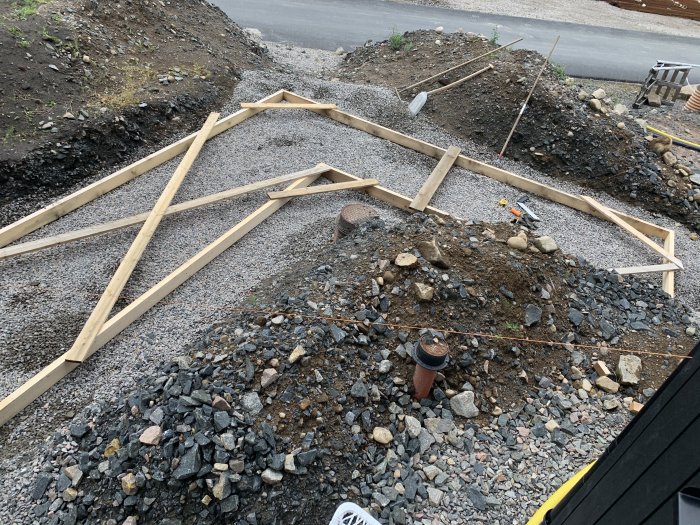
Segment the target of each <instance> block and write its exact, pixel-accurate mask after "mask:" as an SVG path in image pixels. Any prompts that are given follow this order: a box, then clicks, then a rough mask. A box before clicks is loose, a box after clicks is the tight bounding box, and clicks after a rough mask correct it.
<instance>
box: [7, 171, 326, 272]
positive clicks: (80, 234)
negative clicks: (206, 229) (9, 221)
mask: <svg viewBox="0 0 700 525" xmlns="http://www.w3.org/2000/svg"><path fill="white" fill-rule="evenodd" d="M329 169H330V166H328V165H326V164H323V163H320V164H318V165H316V166H314V167H313V168H309V169H307V170H301V171H296V172H294V173H289V174H287V175H281V176H279V177H273V178H271V179H264V180H261V181H258V182H253V183H251V184H246V185H245V186H238V187H237V188H232V189H230V190H224V191H220V192H218V193H213V194H211V195H206V196H204V197H198V198H196V199H192V200H189V201H185V202H181V203H179V204H173V205H172V206H170V207H169V208H168V209H167V210H165V215H174V214H176V213H181V212H184V211H189V210H194V209H197V208H201V207H203V206H208V205H210V204H215V203H218V202H222V201H225V200H228V199H232V198H234V197H238V196H241V195H246V194H247V193H251V192H253V191H257V190H262V189H265V188H269V187H271V186H277V185H279V184H284V183H285V182H293V181H295V180H296V179H301V178H304V177H307V176H309V175H321V174H323V173H324V172H325V171H328V170H329ZM147 217H148V212H145V213H138V214H136V215H131V216H129V217H125V218H123V219H117V220H115V221H109V222H104V223H102V224H96V225H94V226H88V227H87V228H81V229H79V230H73V231H70V232H66V233H60V234H58V235H53V236H51V237H44V238H43V239H38V240H36V241H28V242H24V243H21V244H14V245H12V246H8V247H6V248H0V261H1V260H3V259H7V258H9V257H16V256H18V255H24V254H26V253H33V252H37V251H39V250H44V249H46V248H51V247H53V246H60V245H62V244H66V243H69V242H73V241H78V240H81V239H89V238H90V237H95V236H97V235H102V234H104V233H109V232H113V231H118V230H121V229H124V228H128V227H129V226H134V225H135V224H140V223H142V222H144V221H145V220H146V218H147Z"/></svg>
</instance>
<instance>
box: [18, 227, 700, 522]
mask: <svg viewBox="0 0 700 525" xmlns="http://www.w3.org/2000/svg"><path fill="white" fill-rule="evenodd" d="M514 233H516V231H515V230H514V229H513V227H511V226H510V225H499V226H486V225H472V226H469V225H464V224H462V223H454V224H447V225H438V224H436V223H434V222H433V221H432V220H430V219H428V218H427V217H426V216H424V215H422V214H418V215H416V216H414V217H413V218H412V219H411V220H410V221H409V222H407V223H400V224H398V225H397V226H396V227H394V228H392V229H390V230H387V229H386V227H385V226H384V224H383V223H381V222H380V221H376V222H373V223H368V224H366V225H365V226H363V227H362V228H361V229H360V231H357V232H356V233H355V235H354V236H351V237H349V238H345V239H343V240H342V241H341V242H339V243H338V244H336V245H334V246H332V247H330V248H327V249H324V250H321V251H318V252H315V253H311V254H309V256H308V258H307V260H306V261H305V263H304V264H303V265H300V266H299V267H297V268H296V269H294V270H292V271H290V272H287V273H285V274H282V275H276V276H273V277H271V278H270V279H269V281H268V282H266V283H263V284H261V285H260V287H259V288H258V289H256V290H254V291H253V293H252V294H251V296H250V298H249V300H248V303H247V304H246V305H245V306H244V308H242V309H241V310H240V311H238V312H237V313H235V314H234V315H233V317H232V319H230V321H228V322H225V323H222V324H220V325H218V326H215V327H213V328H212V329H211V330H210V331H209V333H208V334H207V335H206V337H205V338H204V339H203V340H201V341H199V342H198V343H197V344H195V345H194V347H193V348H191V349H188V351H186V354H185V355H183V356H181V357H180V358H177V359H176V360H175V361H174V362H172V363H165V364H163V365H161V366H160V367H158V368H155V367H154V368H153V370H152V372H148V373H146V375H145V376H144V378H143V380H142V382H141V384H140V385H139V388H138V389H137V390H136V391H134V392H132V393H129V394H127V395H124V396H122V397H121V401H120V402H119V403H115V404H114V405H111V406H110V405H105V406H100V407H91V408H88V409H86V410H85V411H84V413H83V414H82V416H81V418H80V419H79V420H78V421H74V422H72V423H71V424H70V425H69V427H68V428H66V429H64V430H62V431H61V432H59V433H57V434H56V435H55V438H54V443H53V445H52V446H53V448H52V449H51V450H50V452H49V454H48V456H47V458H46V460H45V461H44V462H43V463H42V467H41V469H37V470H40V471H41V472H40V473H39V474H38V478H37V480H36V482H35V484H33V485H32V486H31V487H30V488H29V489H28V490H29V492H31V498H25V497H23V498H22V500H29V501H28V502H29V503H30V509H31V512H32V515H33V516H36V518H37V519H38V520H39V521H40V522H41V523H44V522H48V521H49V520H50V519H51V518H52V516H53V517H55V516H58V517H59V518H62V519H63V520H64V522H65V521H67V520H72V521H71V522H72V523H75V522H76V521H78V522H80V523H97V522H100V523H102V522H106V523H107V522H110V521H108V520H109V519H111V520H116V523H122V522H124V520H125V519H127V523H132V522H133V523H168V524H171V525H185V524H188V525H189V524H193V523H198V524H207V523H230V522H233V521H235V522H236V523H240V524H251V525H252V524H254V523H263V524H273V523H277V524H293V523H305V524H310V525H321V524H325V523H328V520H329V518H330V516H331V515H332V513H333V509H334V508H335V506H337V504H338V503H340V502H341V501H344V500H352V501H356V502H358V503H361V504H362V505H363V506H365V507H369V508H371V509H372V511H373V512H374V514H375V515H377V516H379V517H380V519H381V521H382V523H392V522H393V523H406V522H407V521H406V520H407V517H408V516H411V517H412V518H413V519H416V520H417V519H420V518H421V517H424V516H427V517H430V516H432V515H443V516H444V515H445V514H446V513H447V514H449V513H454V516H455V522H456V523H470V522H473V521H471V519H472V518H475V517H477V516H479V517H481V518H482V519H483V520H486V521H488V522H494V521H495V520H496V519H499V520H505V521H508V522H513V518H517V519H516V520H515V521H522V518H523V517H524V516H526V515H527V514H528V512H529V511H528V509H527V508H526V507H527V506H528V505H532V504H533V503H535V502H536V501H537V499H538V496H537V495H538V494H540V493H542V495H543V496H544V495H546V494H547V493H549V492H551V490H552V489H553V488H555V487H556V486H557V485H558V484H560V483H561V480H560V479H559V478H557V476H552V471H551V470H549V469H548V468H544V469H543V459H542V458H544V457H546V458H548V459H549V460H551V461H557V462H560V461H561V462H562V463H561V465H560V467H559V468H557V470H556V473H557V475H561V476H562V477H564V478H565V477H566V475H568V474H569V473H568V472H567V471H568V470H571V469H576V468H578V467H576V466H575V465H572V464H571V458H572V457H575V458H577V462H586V463H587V462H588V461H590V460H591V459H592V458H593V457H595V456H596V455H597V454H599V453H600V448H601V447H602V446H604V444H605V442H606V441H609V440H610V439H612V438H613V437H614V436H615V435H616V434H617V433H618V432H619V430H620V429H621V428H622V425H623V424H624V422H625V421H626V420H627V419H628V418H629V412H628V410H627V409H626V408H623V405H624V404H625V403H626V404H627V405H630V404H631V403H632V400H636V401H638V402H643V401H645V400H646V399H647V398H648V396H650V395H652V394H653V391H654V390H653V389H654V388H655V387H658V385H659V384H660V383H661V381H662V380H663V379H664V378H665V377H666V376H667V375H668V374H669V373H670V371H671V369H672V368H673V366H674V365H675V359H673V357H672V356H673V354H683V353H685V352H687V351H688V350H689V349H690V348H691V346H692V340H691V339H690V338H689V337H687V336H686V335H685V334H684V330H685V328H686V327H687V326H688V325H689V322H690V321H689V319H688V318H687V311H686V309H685V308H684V307H683V306H681V305H679V304H676V303H674V302H673V301H672V300H670V299H668V298H667V297H666V296H665V295H664V294H663V292H661V291H660V290H659V289H658V288H655V287H654V286H653V285H651V284H650V283H647V282H643V281H638V280H636V279H632V280H629V281H623V280H621V279H619V278H618V276H616V275H613V274H610V273H608V272H605V271H600V270H595V269H593V268H591V267H589V266H588V265H586V264H585V262H583V261H576V260H573V259H570V258H568V257H566V256H564V255H562V254H559V253H556V252H555V253H550V254H542V253H535V252H533V251H526V252H518V251H513V250H512V249H511V248H509V247H508V246H507V245H506V242H505V240H506V239H507V238H508V237H509V236H510V235H512V234H514ZM433 239H435V240H436V241H437V246H439V248H438V249H440V250H441V251H442V253H441V254H435V253H432V254H429V253H428V250H427V246H426V245H425V244H424V243H426V242H427V243H431V242H432V241H433ZM432 251H433V252H434V251H435V248H433V249H432ZM401 253H408V254H413V255H414V256H415V257H416V261H415V264H414V265H413V266H411V267H405V266H403V267H401V266H398V265H396V264H394V261H395V259H396V257H397V255H398V254H401ZM423 254H425V255H426V257H428V258H429V259H430V260H432V261H434V262H435V264H436V265H438V266H434V265H432V264H431V263H429V262H428V261H427V260H426V259H425V258H423V256H422V255H423ZM438 261H440V262H438ZM446 267H447V268H446ZM415 283H422V284H424V285H426V286H430V287H432V288H433V289H434V290H433V298H432V299H429V300H420V299H418V298H417V297H416V293H415V286H414V285H415ZM232 311H233V312H236V311H237V309H236V308H232ZM420 327H429V328H431V329H433V331H430V332H429V333H430V334H431V337H442V335H440V334H439V333H436V332H434V330H444V336H445V337H446V341H447V343H448V344H449V346H450V349H451V351H450V360H449V364H448V366H447V368H445V369H444V370H442V372H441V373H440V374H439V375H438V378H437V381H436V383H435V388H434V389H433V391H432V394H431V396H430V397H429V398H428V399H424V400H422V401H420V402H415V401H414V400H413V399H412V387H411V377H412V374H413V368H414V366H415V365H414V362H413V359H412V357H411V355H412V353H413V351H414V350H413V349H414V347H415V344H416V342H417V340H418V338H419V337H420V336H421V335H424V334H425V333H426V332H425V331H422V330H420ZM535 340H554V341H556V342H560V343H563V344H561V345H557V344H547V343H545V344H543V343H541V342H536V341H535ZM605 340H608V341H609V344H610V345H611V346H615V345H618V344H619V345H622V346H626V347H631V348H634V349H635V350H637V351H638V353H639V354H640V355H641V357H642V360H643V374H642V375H641V377H640V378H638V379H639V380H638V382H637V384H635V385H633V386H622V387H620V385H619V384H618V383H616V382H614V381H613V380H612V379H611V378H607V377H606V378H605V380H604V381H602V382H597V379H598V376H597V375H596V372H594V369H593V364H594V361H595V360H596V359H603V360H607V361H608V362H609V363H610V365H611V367H612V365H613V363H616V362H617V360H618V355H617V352H616V351H615V350H614V349H613V348H608V347H607V346H606V344H605V343H604V341H605ZM586 345H591V346H586ZM596 345H597V346H596ZM645 350H647V351H653V352H661V355H658V356H647V355H645V354H644V351H645ZM666 352H668V353H666ZM599 370H600V368H599ZM610 375H611V376H613V374H612V373H611V374H610ZM613 377H614V376H613ZM615 379H617V380H618V381H620V380H621V378H619V377H615ZM598 383H600V384H599V385H598V386H593V385H597V384H598ZM615 385H617V388H619V389H620V391H619V393H618V392H617V390H615ZM605 389H607V390H605ZM613 390H615V391H614V392H613ZM623 397H627V400H626V401H625V400H624V399H623ZM550 421H551V422H550ZM557 421H558V423H557ZM545 424H546V425H547V426H545ZM560 425H561V428H560ZM535 446H536V448H537V451H538V454H534V455H533V454H531V452H530V451H531V449H532V447H535ZM470 458H471V459H470ZM475 458H476V461H475ZM511 469H512V470H511ZM561 469H563V470H564V473H562V472H561ZM543 470H544V471H545V472H547V473H546V474H543ZM487 471H491V472H490V473H488V472H487ZM521 471H523V472H528V475H527V476H521V475H520V474H519V472H521ZM534 473H537V475H533V474H534ZM541 473H542V477H540V475H541ZM496 474H497V476H498V479H497V480H496V483H492V484H491V482H492V481H493V480H491V478H493V477H494V476H496ZM482 475H483V476H482ZM553 478H554V479H553ZM76 480H77V481H76ZM487 481H488V483H487ZM489 484H490V485H489ZM550 484H553V485H554V487H550ZM487 485H489V486H490V488H488V489H487V488H485V487H487ZM515 491H517V495H516V492H515ZM465 494H466V496H467V497H464V496H465ZM509 501H511V502H514V504H513V505H511V504H510V503H508V502H509ZM129 516H134V517H133V518H131V519H132V520H134V521H128V517H129ZM231 520H233V521H231Z"/></svg>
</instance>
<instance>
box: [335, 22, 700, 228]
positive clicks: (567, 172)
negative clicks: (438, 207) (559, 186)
mask: <svg viewBox="0 0 700 525" xmlns="http://www.w3.org/2000/svg"><path fill="white" fill-rule="evenodd" d="M403 39H404V45H403V47H402V49H401V50H398V51H395V50H392V48H391V44H390V43H389V42H382V43H378V44H376V45H372V46H366V47H363V48H360V49H358V50H356V51H355V52H354V53H351V54H350V55H348V57H347V58H346V61H345V63H344V64H343V65H342V66H341V76H343V77H344V78H346V79H350V80H352V81H354V82H358V83H362V82H368V83H373V84H384V85H389V86H392V87H394V86H398V87H400V86H408V85H410V84H413V83H415V82H417V81H418V80H421V79H424V78H427V77H429V76H431V75H433V74H435V73H436V72H438V71H441V70H444V69H447V68H448V67H451V66H454V65H456V64H458V63H461V62H464V61H465V60H466V59H468V58H469V57H474V56H478V55H481V54H483V53H484V52H486V51H488V50H491V49H494V48H495V47H497V46H496V45H495V44H494V43H492V42H489V41H488V40H486V39H483V38H479V37H476V36H472V35H469V34H461V33H455V34H438V33H436V32H434V31H418V32H414V33H406V34H405V35H404V36H403ZM438 42H439V43H438ZM543 60H544V58H543V57H542V56H541V55H540V54H538V53H536V52H533V51H527V50H517V51H503V52H499V53H497V54H494V55H491V56H490V57H487V58H485V59H483V60H482V61H479V62H477V63H474V64H471V65H469V66H467V67H466V68H462V69H459V70H457V71H455V72H453V73H451V74H449V75H447V76H446V77H445V78H441V79H439V81H438V82H436V83H432V84H431V83H427V84H424V85H422V86H420V87H418V88H416V89H414V90H413V91H411V92H410V94H409V93H406V94H404V95H403V97H404V98H405V99H406V100H407V102H408V101H410V100H411V99H412V98H413V96H414V95H416V94H417V93H418V92H419V91H421V90H430V89H434V88H436V87H439V86H440V84H447V83H449V82H452V81H454V80H457V79H458V78H460V77H462V76H464V75H467V74H469V73H471V72H474V71H476V70H478V69H481V68H482V67H484V66H485V65H486V64H487V63H489V62H491V63H493V64H494V66H495V69H494V70H492V71H489V72H486V73H484V74H482V75H480V76H478V77H476V78H474V79H472V80H469V81H468V82H466V83H464V84H462V85H460V86H458V87H455V88H453V89H450V90H448V91H446V92H443V93H440V94H436V95H434V96H431V97H429V99H428V102H427V104H426V106H425V107H424V108H423V110H422V114H423V115H427V116H429V117H430V118H431V119H432V120H433V121H435V122H436V123H438V124H439V125H441V126H443V127H444V128H445V129H447V130H448V131H450V132H452V133H454V134H456V135H458V136H462V137H465V138H468V139H471V140H473V141H474V142H476V143H478V144H482V145H485V146H487V147H488V148H489V149H491V150H493V151H495V152H500V150H501V148H502V146H503V144H504V142H505V140H506V137H507V136H508V133H509V131H510V129H511V127H512V125H513V122H514V120H515V118H516V116H517V115H518V112H519V111H520V110H521V107H522V104H523V102H524V101H525V97H526V96H527V93H528V91H529V90H530V88H531V86H532V84H533V82H534V79H535V77H536V76H537V74H538V72H539V70H540V68H541V66H542V63H543ZM564 77H565V75H564V73H563V69H562V68H560V67H559V66H557V65H555V66H554V67H549V68H547V70H546V71H545V73H544V75H543V77H542V79H541V80H540V83H539V84H538V87H537V89H536V90H535V92H534V94H533V96H532V98H531V100H530V103H529V105H528V108H527V110H526V112H525V115H524V117H523V118H522V120H521V121H520V124H519V126H518V128H517V129H516V131H515V133H514V134H513V138H512V140H511V142H510V145H509V147H508V149H507V151H506V155H508V156H510V157H512V158H515V159H516V160H519V161H522V162H525V163H527V164H529V165H531V166H533V167H535V168H537V169H538V170H541V171H543V172H545V173H547V174H549V175H552V176H556V177H561V178H564V179H568V180H575V181H577V182H578V183H580V184H581V185H583V186H588V187H590V188H593V189H596V190H601V191H605V192H607V193H609V194H610V195H613V196H615V197H618V198H621V199H623V200H626V201H629V202H633V203H635V204H638V205H641V206H643V207H645V208H646V209H647V210H649V211H650V212H654V213H662V214H664V215H668V216H670V217H672V218H674V219H676V220H678V221H679V222H682V223H683V224H685V225H686V226H688V227H690V228H692V229H695V230H697V231H700V208H698V204H697V203H696V202H693V201H691V200H689V191H690V189H691V186H692V185H691V184H690V182H688V181H687V180H685V179H684V177H683V176H682V175H681V176H679V175H678V174H677V173H676V172H674V170H673V169H671V168H669V167H667V166H664V165H663V164H662V163H659V160H658V158H657V157H656V156H655V155H653V154H651V153H650V152H648V150H647V149H646V147H645V143H644V140H643V137H642V136H641V134H637V133H633V132H631V131H630V129H631V127H632V126H636V124H635V123H634V121H631V120H628V119H626V118H624V117H623V116H619V115H616V114H615V113H614V112H613V111H612V107H611V111H610V112H609V115H605V114H603V113H600V112H595V111H593V110H592V109H591V108H590V107H589V104H588V100H587V99H584V100H579V98H578V95H579V89H578V88H577V87H576V86H569V85H566V84H565V82H564V80H563V78H564ZM609 102H610V103H611V106H612V105H614V101H612V100H609ZM625 121H627V124H624V122H625ZM620 122H622V123H623V125H625V128H623V129H621V128H622V127H618V124H619V123H620ZM627 125H629V126H630V127H629V128H627ZM669 183H670V184H669Z"/></svg>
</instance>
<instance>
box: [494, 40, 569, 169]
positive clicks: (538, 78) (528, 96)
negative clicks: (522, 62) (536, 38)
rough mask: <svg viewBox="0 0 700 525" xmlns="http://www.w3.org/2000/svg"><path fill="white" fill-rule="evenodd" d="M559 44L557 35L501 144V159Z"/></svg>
mask: <svg viewBox="0 0 700 525" xmlns="http://www.w3.org/2000/svg"><path fill="white" fill-rule="evenodd" d="M558 43H559V35H557V39H556V40H555V41H554V45H553V46H552V49H550V50H549V54H548V55H547V58H545V60H544V64H542V68H541V69H540V72H539V73H538V74H537V78H536V79H535V83H534V84H532V87H531V88H530V92H529V93H528V94H527V98H526V99H525V102H524V103H523V107H521V108H520V113H518V116H517V117H516V118H515V122H514V123H513V127H512V128H511V130H510V133H508V138H507V139H506V142H505V144H503V149H501V152H500V153H499V154H498V156H499V157H502V156H503V154H504V153H505V151H506V148H507V147H508V143H509V142H510V139H511V137H512V136H513V133H514V132H515V128H517V127H518V123H519V122H520V119H521V118H522V116H523V113H525V108H526V107H527V103H528V102H529V101H530V97H531V96H532V94H533V93H534V91H535V86H537V83H538V82H539V81H540V77H541V76H542V73H544V68H546V67H547V64H548V63H549V59H550V58H552V53H554V48H556V47H557V44H558Z"/></svg>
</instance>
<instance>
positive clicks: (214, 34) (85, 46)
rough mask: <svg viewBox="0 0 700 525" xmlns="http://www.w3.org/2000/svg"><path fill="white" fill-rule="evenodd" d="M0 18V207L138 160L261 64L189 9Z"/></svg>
mask: <svg viewBox="0 0 700 525" xmlns="http://www.w3.org/2000/svg"><path fill="white" fill-rule="evenodd" d="M0 13H2V14H0V49H1V50H2V51H1V52H0V84H1V85H2V88H1V89H0V97H1V99H2V109H0V140H1V141H2V148H0V189H1V191H0V205H2V204H5V203H7V202H10V201H16V200H18V199H20V200H21V199H23V200H25V201H26V202H28V203H35V202H36V201H38V200H41V199H48V198H51V197H52V196H54V195H56V194H58V193H60V192H61V191H63V190H64V189H65V188H66V187H69V186H70V185H71V184H74V183H76V182H80V181H81V180H82V179H83V178H84V177H86V176H89V175H92V174H94V173H95V172H96V171H98V170H99V169H101V168H103V167H109V166H113V165H115V164H117V163H120V162H123V161H125V160H128V159H133V158H139V157H142V156H144V155H145V154H146V151H147V150H153V149H154V146H156V145H157V144H158V143H159V142H160V141H161V140H163V139H166V138H168V139H170V138H171V137H172V136H173V135H174V134H175V133H177V132H178V131H182V130H192V129H193V128H195V127H198V126H199V125H201V123H202V122H203V120H204V118H205V116H206V114H207V113H208V112H209V111H210V110H211V108H215V107H218V106H219V105H220V104H221V103H223V102H224V101H225V100H227V99H228V97H229V96H230V94H231V92H232V90H233V87H234V86H235V85H236V82H237V81H238V79H239V78H240V75H241V73H242V71H244V70H247V69H255V68H264V67H268V66H269V64H270V62H269V60H268V59H267V58H266V56H265V55H264V52H263V49H262V48H261V47H259V46H258V45H257V44H255V43H254V42H253V41H251V40H250V39H249V38H248V37H247V36H246V35H245V34H244V32H243V31H242V29H241V28H240V27H238V26H237V25H236V24H235V23H233V22H232V21H231V20H229V19H228V18H227V17H226V16H225V15H224V14H223V12H222V11H221V10H219V9H218V8H215V7H213V6H212V5H210V4H207V3H203V2H199V1H195V0H170V1H168V2H157V1H156V2H152V1H146V0H125V1H123V2H121V3H120V2H117V3H115V2H105V1H102V0H68V1H63V2H55V1H50V2H44V1H39V0H21V1H14V0H13V1H10V0H2V1H0ZM16 218H17V217H14V216H10V217H7V218H5V217H3V222H8V221H10V220H12V219H16Z"/></svg>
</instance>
